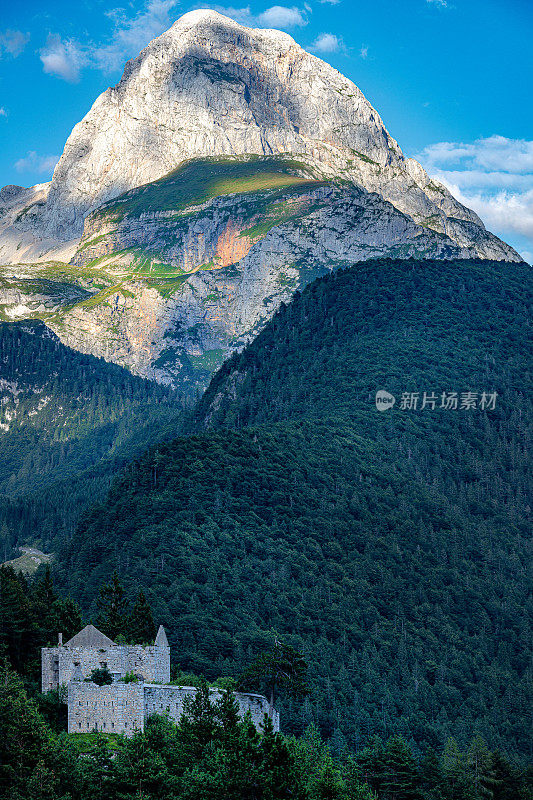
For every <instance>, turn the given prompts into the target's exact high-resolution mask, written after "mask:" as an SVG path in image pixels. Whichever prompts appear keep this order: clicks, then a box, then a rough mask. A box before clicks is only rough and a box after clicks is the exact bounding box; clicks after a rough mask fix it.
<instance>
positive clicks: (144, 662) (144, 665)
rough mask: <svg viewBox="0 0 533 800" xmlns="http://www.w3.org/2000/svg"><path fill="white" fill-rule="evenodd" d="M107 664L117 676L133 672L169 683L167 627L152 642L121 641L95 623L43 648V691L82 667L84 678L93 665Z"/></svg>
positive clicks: (59, 683)
mask: <svg viewBox="0 0 533 800" xmlns="http://www.w3.org/2000/svg"><path fill="white" fill-rule="evenodd" d="M102 667H107V669H108V670H109V672H110V673H111V675H113V678H114V679H115V680H118V679H119V678H122V677H123V676H124V675H125V674H126V673H127V672H133V673H135V675H138V676H139V677H140V678H144V680H145V681H153V682H158V683H168V681H169V680H170V648H169V646H168V640H167V637H166V634H165V630H164V628H163V627H162V626H161V627H160V628H159V631H158V634H157V637H156V640H155V642H154V644H153V645H151V646H147V647H143V646H142V645H120V644H116V643H115V642H113V641H112V640H111V639H109V638H108V637H107V636H104V634H103V633H100V631H98V630H97V629H96V628H94V627H93V626H92V625H87V627H86V628H84V629H83V631H80V633H78V634H76V636H74V637H73V638H72V639H70V641H68V642H66V644H63V643H62V641H61V635H60V641H59V644H58V646H57V647H43V648H42V650H41V679H42V691H43V692H49V691H51V690H53V689H58V688H59V687H60V686H64V685H67V684H68V683H70V681H71V680H72V678H73V676H74V674H75V672H76V670H78V669H79V671H80V672H81V677H82V678H83V679H85V678H89V677H90V675H91V672H92V671H93V669H99V668H102Z"/></svg>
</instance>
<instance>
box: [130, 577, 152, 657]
mask: <svg viewBox="0 0 533 800" xmlns="http://www.w3.org/2000/svg"><path fill="white" fill-rule="evenodd" d="M156 632H157V631H156V625H155V622H154V618H153V616H152V609H151V608H150V604H149V603H148V600H147V599H146V596H145V594H144V592H143V591H142V590H141V591H140V592H139V594H138V595H137V600H136V601H135V605H134V606H133V610H132V612H131V614H130V617H129V620H128V639H129V641H130V642H131V643H132V644H152V643H153V641H154V639H155V635H156Z"/></svg>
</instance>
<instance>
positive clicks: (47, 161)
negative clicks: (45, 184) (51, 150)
mask: <svg viewBox="0 0 533 800" xmlns="http://www.w3.org/2000/svg"><path fill="white" fill-rule="evenodd" d="M58 161H59V156H40V155H38V153H36V152H35V150H29V151H28V152H27V153H26V155H25V156H24V158H19V160H18V161H16V162H15V169H16V170H18V171H19V172H38V173H41V174H45V173H46V174H48V175H51V174H52V172H53V171H54V167H55V165H56V164H57V162H58Z"/></svg>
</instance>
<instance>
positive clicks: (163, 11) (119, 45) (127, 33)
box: [93, 0, 178, 71]
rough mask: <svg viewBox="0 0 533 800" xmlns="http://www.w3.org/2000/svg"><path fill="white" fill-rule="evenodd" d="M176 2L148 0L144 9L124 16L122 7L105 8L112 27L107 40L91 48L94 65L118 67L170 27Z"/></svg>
mask: <svg viewBox="0 0 533 800" xmlns="http://www.w3.org/2000/svg"><path fill="white" fill-rule="evenodd" d="M177 5H178V0H148V2H147V3H146V5H145V7H144V9H143V10H142V11H140V12H139V13H138V14H137V15H136V16H134V17H128V16H127V14H126V13H125V11H124V9H123V8H115V9H111V10H110V11H108V12H107V16H108V17H109V18H110V19H111V20H112V21H113V23H114V31H113V35H112V37H111V40H110V41H109V42H107V44H104V45H101V46H100V47H97V48H95V49H94V52H93V58H94V63H95V65H96V66H97V67H99V68H100V69H103V70H105V71H112V70H116V69H120V68H121V67H122V65H123V64H124V62H125V61H127V60H128V59H129V58H133V57H134V56H136V55H138V53H139V52H140V51H141V50H142V49H143V48H144V47H146V45H147V44H148V42H150V41H151V40H152V39H154V38H155V37H156V36H159V35H160V34H161V33H163V32H164V31H166V30H167V29H168V28H170V26H171V25H172V23H173V22H174V18H175V15H174V14H172V11H173V10H174V9H175V8H176V6H177Z"/></svg>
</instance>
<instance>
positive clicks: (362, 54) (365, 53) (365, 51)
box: [359, 45, 368, 58]
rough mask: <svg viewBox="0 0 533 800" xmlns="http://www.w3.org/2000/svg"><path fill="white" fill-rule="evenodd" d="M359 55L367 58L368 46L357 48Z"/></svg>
mask: <svg viewBox="0 0 533 800" xmlns="http://www.w3.org/2000/svg"><path fill="white" fill-rule="evenodd" d="M359 55H360V56H361V58H368V47H366V46H365V45H363V46H362V47H361V49H360V50H359Z"/></svg>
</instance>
